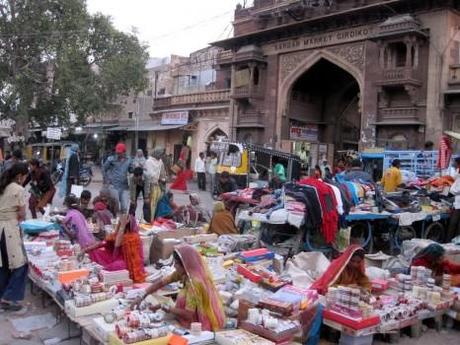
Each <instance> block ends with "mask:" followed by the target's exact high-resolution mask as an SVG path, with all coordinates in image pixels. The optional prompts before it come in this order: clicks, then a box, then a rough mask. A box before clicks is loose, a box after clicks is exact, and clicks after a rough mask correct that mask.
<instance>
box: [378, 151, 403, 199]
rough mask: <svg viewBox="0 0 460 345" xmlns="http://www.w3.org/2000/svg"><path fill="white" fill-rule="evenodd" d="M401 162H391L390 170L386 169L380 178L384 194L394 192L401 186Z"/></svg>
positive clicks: (396, 160) (397, 160)
mask: <svg viewBox="0 0 460 345" xmlns="http://www.w3.org/2000/svg"><path fill="white" fill-rule="evenodd" d="M400 167H401V161H400V160H399V159H395V160H393V162H392V163H391V168H389V169H387V171H385V173H384V174H383V177H382V185H383V190H384V191H385V193H392V192H395V191H396V188H398V187H400V186H402V174H401V170H400Z"/></svg>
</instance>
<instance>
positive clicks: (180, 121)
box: [161, 111, 188, 125]
mask: <svg viewBox="0 0 460 345" xmlns="http://www.w3.org/2000/svg"><path fill="white" fill-rule="evenodd" d="M187 123H188V111H176V112H171V113H163V115H161V124H162V125H186V124H187Z"/></svg>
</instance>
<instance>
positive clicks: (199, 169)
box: [195, 152, 206, 191]
mask: <svg viewBox="0 0 460 345" xmlns="http://www.w3.org/2000/svg"><path fill="white" fill-rule="evenodd" d="M195 173H196V176H197V179H198V189H200V190H203V191H204V190H206V163H205V161H204V153H203V152H200V154H199V155H198V157H197V159H196V160H195Z"/></svg>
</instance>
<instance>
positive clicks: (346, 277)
mask: <svg viewBox="0 0 460 345" xmlns="http://www.w3.org/2000/svg"><path fill="white" fill-rule="evenodd" d="M359 250H363V249H362V248H361V247H360V246H358V245H355V244H354V245H351V246H349V247H348V248H347V249H346V250H345V251H344V252H343V254H342V255H340V256H339V257H338V258H337V259H335V260H333V261H332V262H331V264H330V265H329V267H328V268H327V270H326V272H324V274H323V275H322V276H321V277H320V278H319V279H318V280H316V281H315V282H314V283H313V285H312V286H311V287H310V288H311V289H315V290H318V292H319V293H320V294H322V295H324V294H326V293H327V290H328V289H329V287H331V286H332V285H334V284H336V283H337V282H340V283H341V284H345V285H346V284H351V283H356V284H357V285H360V286H362V287H364V288H369V287H370V284H369V280H368V279H367V277H366V269H365V267H364V260H362V265H361V267H360V269H359V272H351V270H350V269H347V265H348V263H349V262H350V259H351V258H352V257H353V255H354V254H355V253H356V252H357V251H359ZM352 280H354V282H352Z"/></svg>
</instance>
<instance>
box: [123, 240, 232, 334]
mask: <svg viewBox="0 0 460 345" xmlns="http://www.w3.org/2000/svg"><path fill="white" fill-rule="evenodd" d="M173 255H174V260H175V269H176V271H175V272H174V273H173V274H172V275H170V276H169V277H165V278H163V279H162V280H161V281H160V282H158V283H155V284H152V285H150V286H149V287H148V288H147V290H146V291H145V295H144V298H145V296H147V295H150V294H152V293H154V292H155V291H157V290H159V289H161V288H162V287H164V286H165V285H168V284H171V283H172V282H176V281H182V282H183V284H184V288H183V289H182V290H181V291H180V292H179V294H178V296H177V299H176V305H175V307H169V306H162V307H161V308H162V309H163V310H165V311H166V312H169V313H171V314H173V315H174V316H175V317H176V318H177V320H178V321H179V322H180V324H181V325H182V326H183V327H186V328H190V325H191V323H192V322H201V328H202V329H203V331H217V330H220V329H222V328H223V327H224V324H225V313H224V308H223V305H222V302H221V300H220V297H219V294H218V293H217V290H216V287H215V286H214V282H213V280H212V276H211V273H210V272H209V270H208V268H207V265H206V263H205V262H204V261H203V258H202V257H201V255H200V254H199V253H198V251H197V250H196V249H195V248H194V247H192V246H190V245H180V246H177V247H176V248H175V250H174V254H173ZM142 300H143V298H139V299H137V300H136V301H135V302H134V303H133V304H132V307H133V308H134V307H136V306H138V305H139V304H140V303H141V302H142Z"/></svg>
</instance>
